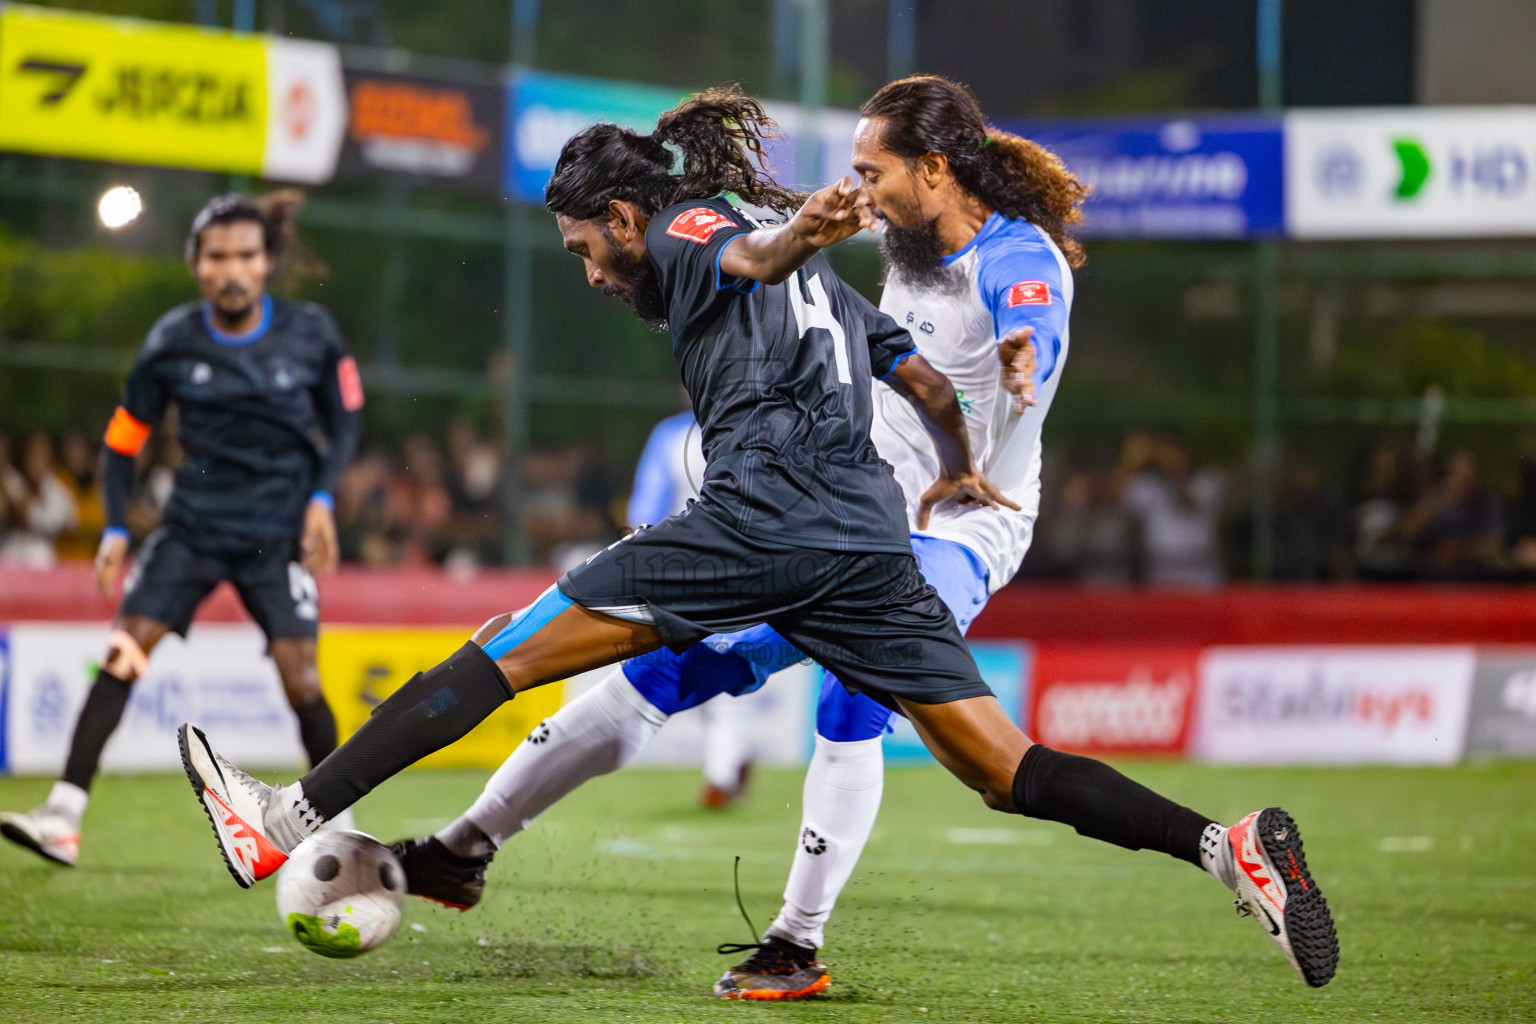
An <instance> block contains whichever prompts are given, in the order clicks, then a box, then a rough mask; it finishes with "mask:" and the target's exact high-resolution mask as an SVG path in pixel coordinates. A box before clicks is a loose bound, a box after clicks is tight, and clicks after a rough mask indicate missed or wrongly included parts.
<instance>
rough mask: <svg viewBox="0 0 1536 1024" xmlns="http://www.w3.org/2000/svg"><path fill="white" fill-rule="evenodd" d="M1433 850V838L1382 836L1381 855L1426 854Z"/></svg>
mask: <svg viewBox="0 0 1536 1024" xmlns="http://www.w3.org/2000/svg"><path fill="white" fill-rule="evenodd" d="M1434 848H1435V837H1434V836H1383V837H1382V840H1381V852H1382V853H1428V852H1429V851H1430V850H1433V849H1434Z"/></svg>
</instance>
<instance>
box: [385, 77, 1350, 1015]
mask: <svg viewBox="0 0 1536 1024" xmlns="http://www.w3.org/2000/svg"><path fill="white" fill-rule="evenodd" d="M861 112H862V114H863V115H864V117H863V119H862V120H861V121H860V122H859V125H858V128H857V131H856V134H855V137H854V153H853V164H854V168H855V169H856V170H857V171H858V172H859V175H860V178H861V179H862V192H863V195H862V197H861V199H860V204H859V206H860V211H861V215H862V217H863V219H864V221H865V223H866V224H867V225H868V226H871V227H880V226H883V228H884V233H883V239H882V251H883V254H884V256H885V258H886V262H887V266H888V270H889V274H888V279H887V283H886V287H885V291H884V295H883V297H882V300H881V303H880V308H881V311H882V312H884V313H886V314H888V315H890V316H891V317H893V318H894V319H895V320H896V322H897V323H898V324H899V325H901V326H903V327H905V328H907V329H908V330H909V331H910V332H911V334H912V337H913V339H914V340H915V341H916V342H917V345H918V348H919V351H920V352H921V353H922V355H923V357H924V358H925V359H927V360H928V361H929V362H930V363H931V364H932V365H933V366H934V367H935V368H936V369H938V370H939V371H940V372H941V373H943V374H944V375H945V376H947V377H948V378H949V379H950V380H951V381H952V382H953V384H954V386H955V389H956V391H957V393H959V395H960V398H961V406H962V410H963V412H964V416H965V421H966V425H967V429H968V433H969V435H970V443H971V446H972V449H973V451H974V453H975V455H976V460H977V463H978V465H980V466H981V467H982V468H983V470H984V471H985V472H986V474H987V475H988V478H989V479H990V480H992V482H993V483H994V485H995V486H996V487H998V488H999V489H1000V490H1001V491H1002V492H1003V494H1005V495H1006V496H1007V497H1008V498H1009V499H1011V500H1012V502H1013V503H1014V504H1016V505H1018V506H1019V509H1018V510H1017V511H1012V510H1009V509H1006V508H1000V507H999V508H993V507H986V506H981V505H974V504H972V505H963V504H957V503H955V502H943V501H942V499H943V498H944V497H946V495H945V494H943V493H942V491H941V490H940V489H937V488H936V487H935V486H930V484H932V482H933V481H934V480H935V479H937V478H939V477H940V476H941V473H940V469H941V467H940V463H939V458H938V454H937V452H936V450H935V448H934V445H933V442H932V441H931V440H930V439H929V437H928V435H927V433H926V432H925V431H924V430H923V428H922V425H921V423H920V421H919V420H918V419H917V417H916V416H915V415H914V414H913V413H912V412H911V409H910V406H909V405H908V403H906V402H905V401H903V400H901V399H900V398H899V396H898V395H897V394H896V392H894V391H893V390H891V389H890V388H888V387H885V386H883V385H877V386H876V389H875V392H874V418H873V423H872V426H871V431H870V434H871V437H872V439H873V440H874V442H875V445H876V448H877V450H878V451H879V453H880V456H881V457H882V458H883V459H885V460H886V461H887V462H888V463H890V464H891V466H892V468H893V470H894V472H895V475H896V478H897V481H898V482H899V484H900V485H901V490H902V492H903V494H904V496H905V498H906V501H907V505H908V513H909V520H910V524H911V526H912V531H913V532H912V546H913V550H914V552H915V553H916V554H917V556H918V558H919V561H920V562H921V566H922V571H923V575H924V577H925V578H926V579H927V580H928V582H929V583H930V584H932V586H933V587H934V588H935V589H936V590H937V591H938V593H939V595H940V597H941V598H942V599H943V600H944V602H945V604H946V605H947V606H948V607H949V609H950V611H951V612H952V613H953V614H954V616H955V619H956V621H957V623H958V624H959V625H960V627H961V629H962V630H964V629H965V628H966V627H968V626H969V624H970V622H971V620H972V619H974V617H975V616H976V615H977V614H978V613H979V612H980V611H981V609H982V607H983V606H984V605H985V603H986V601H987V599H988V597H989V596H990V595H991V594H992V593H995V592H996V591H997V590H998V589H999V588H1000V587H1002V586H1003V585H1004V584H1006V583H1007V582H1008V580H1009V579H1011V578H1012V577H1013V575H1014V574H1015V573H1016V572H1017V571H1018V568H1019V565H1020V563H1021V562H1022V560H1023V558H1024V554H1025V552H1026V551H1027V550H1028V548H1029V544H1030V540H1031V538H1032V535H1033V529H1034V522H1035V517H1036V513H1037V511H1038V509H1039V499H1040V456H1041V426H1042V425H1043V422H1044V420H1045V416H1046V413H1047V412H1048V411H1049V409H1050V405H1051V401H1052V399H1053V397H1054V395H1055V392H1056V386H1057V382H1058V381H1059V379H1060V376H1061V372H1062V369H1063V366H1064V363H1065V360H1066V356H1067V351H1068V347H1069V331H1068V314H1069V312H1070V309H1071V304H1072V293H1073V285H1072V268H1073V267H1074V266H1078V265H1080V264H1081V263H1082V262H1083V251H1082V247H1081V246H1080V245H1079V244H1078V243H1077V242H1076V241H1075V240H1074V239H1072V238H1071V237H1070V235H1068V233H1067V229H1068V227H1069V226H1070V225H1071V224H1073V223H1075V222H1077V221H1078V220H1080V219H1081V215H1080V211H1079V206H1080V204H1081V202H1082V199H1083V198H1084V196H1085V195H1086V189H1085V188H1084V186H1083V185H1082V184H1081V183H1080V182H1078V180H1077V179H1076V178H1075V177H1074V176H1073V175H1072V174H1071V173H1070V172H1069V171H1067V170H1066V168H1065V167H1063V166H1062V164H1061V163H1060V161H1059V160H1058V159H1057V158H1056V157H1055V156H1053V155H1052V154H1050V153H1049V152H1047V151H1046V150H1044V149H1042V148H1041V147H1039V146H1037V145H1035V144H1034V143H1031V142H1029V141H1028V140H1025V139H1022V138H1019V137H1017V136H1013V135H1009V134H1007V133H1004V132H1000V131H997V130H996V129H993V128H990V127H989V126H987V124H986V123H985V121H984V119H983V118H982V115H981V111H980V108H979V107H978V105H977V103H976V101H975V99H974V97H972V96H971V94H970V93H969V91H968V90H966V89H965V88H964V87H963V86H960V85H957V84H955V83H952V82H948V81H946V80H944V79H941V78H936V77H931V76H922V77H917V78H909V79H904V80H902V81H898V82H894V83H892V84H890V85H888V86H886V87H885V88H883V89H881V90H880V92H878V93H877V94H876V95H875V96H874V97H872V98H871V99H870V100H869V101H868V102H867V103H866V104H865V105H864V107H863V108H862V111H861ZM1010 392H1012V396H1010V394H1009V393H1010ZM797 657H798V652H795V651H794V650H793V649H792V648H789V647H788V645H787V644H786V643H785V642H784V641H783V640H782V639H779V638H778V637H777V636H776V634H774V633H773V631H772V630H770V629H767V628H766V627H757V628H754V629H752V630H747V631H745V632H744V633H741V634H731V635H729V636H723V637H712V638H710V639H709V640H706V641H705V642H704V643H701V644H700V645H699V646H698V647H695V648H693V649H692V650H690V651H688V652H687V653H685V654H682V655H674V654H671V653H669V652H666V651H661V652H655V653H653V654H650V655H646V656H645V657H644V658H641V659H636V660H635V661H632V662H630V663H626V664H625V665H624V666H623V667H622V668H621V669H617V670H615V671H614V672H613V673H612V674H611V675H610V676H609V677H608V678H607V679H606V680H605V681H604V682H603V683H602V684H600V685H599V686H598V687H596V688H594V690H592V691H589V693H588V694H586V695H584V696H583V697H582V698H580V699H578V700H577V701H575V702H573V703H572V704H571V705H568V706H567V707H566V708H564V709H562V710H561V711H560V712H559V713H557V714H556V715H554V716H553V717H552V718H551V719H549V720H548V721H547V722H546V723H544V724H543V725H542V726H541V727H540V728H539V729H537V730H535V733H534V736H535V737H537V739H538V742H537V743H526V744H523V745H522V746H520V747H519V749H518V751H517V752H515V753H514V754H513V755H512V757H511V758H509V759H508V761H507V763H506V764H505V765H503V766H502V768H501V769H499V770H498V771H497V772H496V774H495V775H494V776H493V777H492V779H491V781H490V782H489V783H488V784H487V786H486V790H485V793H484V794H483V795H482V796H481V797H480V799H479V800H477V801H476V803H475V804H474V806H473V807H471V808H470V810H469V811H467V812H466V813H465V815H464V816H463V817H461V818H460V819H458V820H457V821H455V822H454V823H453V824H452V825H450V826H448V827H447V828H445V829H443V830H442V831H440V832H439V833H438V834H437V835H436V836H434V837H430V838H429V839H426V840H423V841H420V842H405V843H401V844H397V846H396V849H397V852H399V853H401V855H402V859H403V860H404V862H405V864H406V869H407V875H408V878H409V882H410V886H411V891H412V892H415V893H417V894H419V895H426V896H429V897H432V898H437V899H440V900H441V901H443V902H447V903H450V904H451V905H458V906H469V905H472V904H473V903H474V902H475V901H476V900H478V899H479V896H480V891H481V887H482V886H483V881H484V867H485V864H486V863H488V861H489V858H490V855H491V853H492V852H493V851H494V850H495V849H497V848H499V847H500V845H501V844H502V843H503V842H505V841H506V840H507V839H508V838H509V837H510V836H511V835H513V834H515V833H516V832H518V831H521V830H522V829H523V828H524V827H526V825H527V824H528V823H529V822H530V821H531V820H532V819H533V818H534V817H535V816H536V815H537V814H539V813H540V812H542V811H543V810H544V809H546V808H547V807H549V806H550V805H551V804H553V803H554V802H555V801H556V800H558V799H559V798H560V797H561V796H563V795H564V794H565V793H568V792H570V791H571V790H572V789H574V788H575V787H576V786H577V785H579V784H580V783H581V782H583V781H585V780H586V779H588V778H591V777H594V776H595V775H598V774H601V773H603V772H607V771H611V770H613V769H614V768H616V767H619V766H620V765H622V764H623V763H625V762H626V761H628V760H629V759H630V758H631V757H633V756H634V754H635V753H636V752H637V751H638V750H639V749H640V747H641V746H642V745H643V744H644V743H645V741H646V740H647V739H649V737H650V736H651V735H653V734H654V732H655V730H656V729H657V728H659V727H660V725H661V723H662V722H664V721H665V720H666V717H667V716H668V714H670V713H671V712H673V711H675V710H679V709H681V708H683V707H691V706H694V704H696V703H699V702H701V701H702V700H707V699H709V698H710V697H713V696H715V695H717V694H719V693H740V692H745V691H746V690H749V689H752V688H755V687H756V686H759V685H761V684H762V681H763V679H764V678H766V675H767V674H768V673H769V672H771V671H773V670H774V669H776V668H778V667H782V666H783V665H785V664H788V663H790V662H792V661H793V660H797ZM890 715H891V712H890V711H889V710H887V709H886V708H885V707H883V706H882V705H880V704H877V703H876V702H875V701H873V700H871V699H870V698H868V697H867V696H864V695H862V694H859V695H850V694H849V693H848V692H847V691H846V690H845V689H844V688H843V687H842V686H841V685H840V684H839V683H838V682H837V680H836V679H835V677H833V675H832V674H831V673H828V675H827V678H826V681H825V684H824V686H823V689H822V693H821V697H820V701H819V705H818V717H817V736H816V746H815V751H814V754H813V757H812V762H811V766H810V770H809V772H808V773H807V776H806V783H805V791H804V804H803V818H802V825H801V832H800V837H799V841H798V842H797V844H796V849H795V855H794V863H793V866H792V868H791V872H790V878H789V882H788V885H787V887H786V890H785V894H784V896H785V903H784V907H783V909H782V911H781V912H780V914H779V916H778V918H777V919H776V920H775V921H774V922H773V924H772V925H771V926H770V927H769V929H768V931H767V933H766V934H765V935H764V936H763V938H762V941H761V942H758V943H751V944H746V945H743V946H724V947H722V952H726V951H733V952H748V951H750V953H751V955H750V956H749V957H748V958H747V959H746V960H745V962H743V963H742V964H739V965H737V966H736V967H734V968H732V969H731V970H729V971H727V972H726V974H725V976H724V977H723V978H721V979H720V981H718V982H717V983H716V984H715V994H716V995H719V996H722V997H725V998H735V999H795V998H802V997H804V996H808V995H814V994H817V993H819V992H821V991H823V990H824V989H825V988H826V986H827V984H828V982H829V975H828V972H827V969H826V968H825V967H824V966H823V965H821V964H819V963H818V962H817V960H816V951H817V948H818V947H819V946H821V945H822V944H823V930H824V926H825V924H826V921H827V920H828V918H829V916H830V914H831V911H832V908H833V905H834V903H835V901H836V899H837V896H838V893H839V892H840V891H841V888H842V887H843V885H844V884H846V882H847V880H848V878H849V876H850V874H851V872H852V870H853V867H854V865H855V864H856V862H857V860H858V858H859V855H860V854H861V853H862V851H863V847H864V844H865V842H866V840H867V839H868V837H869V833H870V830H871V829H872V827H873V825H874V820H875V816H876V813H877V811H878V808H879V802H880V795H881V788H882V779H883V762H882V759H881V755H880V736H881V735H882V733H883V732H884V731H885V728H886V724H887V722H888V721H889V718H890ZM1036 749H1037V750H1040V751H1042V752H1043V753H1042V754H1041V755H1040V764H1039V765H1038V766H1037V768H1038V769H1039V770H1041V771H1043V772H1050V771H1053V770H1055V769H1053V768H1052V767H1051V765H1050V763H1049V762H1048V760H1047V759H1052V758H1060V757H1070V755H1060V754H1057V753H1056V752H1053V751H1045V748H1036ZM1105 782H1106V788H1105V790H1104V791H1102V792H1100V793H1099V794H1098V795H1097V797H1096V799H1099V800H1102V807H1103V810H1104V811H1105V812H1108V811H1109V810H1110V807H1111V805H1114V806H1122V805H1125V804H1126V803H1127V802H1128V801H1129V800H1130V799H1131V798H1130V797H1129V795H1128V794H1120V793H1116V792H1111V790H1114V789H1118V787H1119V785H1120V783H1119V782H1113V781H1112V780H1110V779H1109V778H1108V777H1106V780H1105ZM1026 788H1027V787H1026ZM1028 795H1029V794H1028V792H1027V791H1026V792H1024V793H1022V794H1021V796H1024V797H1027V796H1028ZM1096 813H1097V812H1096ZM1058 820H1059V819H1058ZM1202 825H1203V828H1202ZM1179 827H1180V828H1181V829H1192V833H1198V860H1199V863H1200V866H1202V867H1203V868H1205V869H1206V870H1207V871H1209V872H1210V873H1211V874H1213V875H1215V876H1216V877H1217V878H1218V879H1220V880H1221V881H1222V882H1223V883H1224V884H1226V885H1227V887H1228V888H1230V889H1232V890H1233V891H1234V893H1235V894H1236V895H1237V900H1236V903H1237V906H1238V908H1239V911H1240V912H1242V913H1250V914H1253V915H1255V916H1256V917H1257V918H1258V919H1259V921H1260V923H1261V924H1263V925H1264V927H1265V930H1266V931H1267V932H1268V933H1270V934H1271V935H1272V937H1273V938H1274V939H1275V941H1277V942H1278V943H1279V944H1280V946H1281V948H1282V950H1283V951H1284V953H1285V955H1286V956H1287V958H1288V959H1289V960H1290V961H1291V963H1292V964H1293V965H1294V966H1296V968H1297V969H1298V970H1299V971H1300V972H1301V973H1302V976H1303V978H1304V979H1305V980H1306V981H1307V982H1308V983H1309V984H1311V985H1314V986H1317V985H1322V984H1326V983H1327V982H1328V981H1329V980H1330V979H1331V978H1332V976H1333V971H1334V968H1335V965H1336V963H1337V959H1338V946H1337V941H1336V939H1335V937H1334V933H1333V927H1332V923H1331V919H1330V917H1329V915H1328V911H1327V907H1326V903H1325V902H1324V901H1323V900H1322V899H1321V895H1320V894H1319V893H1317V891H1316V887H1315V883H1313V882H1312V880H1311V877H1310V875H1308V874H1307V873H1306V871H1305V867H1304V862H1302V861H1300V860H1299V857H1300V843H1299V839H1297V838H1296V834H1295V829H1294V826H1293V825H1292V824H1291V823H1290V819H1289V817H1288V816H1287V815H1285V813H1284V812H1283V811H1280V810H1279V809H1278V808H1268V809H1266V810H1264V811H1259V812H1255V813H1254V814H1251V815H1248V816H1247V817H1245V818H1244V819H1242V820H1241V821H1240V822H1238V824H1236V825H1234V826H1233V827H1232V828H1231V829H1226V828H1223V827H1222V826H1220V825H1218V824H1215V823H1214V822H1211V823H1204V819H1199V818H1198V816H1193V817H1192V824H1189V825H1184V824H1181V825H1180V826H1179ZM1079 831H1080V832H1083V834H1085V835H1095V836H1096V837H1098V838H1104V839H1108V840H1109V841H1112V842H1118V843H1120V844H1121V845H1130V844H1129V843H1127V842H1125V841H1123V840H1122V839H1121V838H1116V837H1113V836H1112V835H1111V833H1112V831H1113V829H1111V828H1110V827H1108V826H1104V827H1103V829H1102V831H1100V829H1099V826H1097V825H1093V826H1090V827H1089V830H1087V831H1085V830H1084V827H1083V826H1079ZM1181 843H1182V841H1180V842H1170V844H1169V845H1170V846H1179V847H1180V848H1182V845H1181ZM1293 844H1294V845H1293ZM1137 845H1142V846H1146V845H1151V840H1149V839H1143V840H1141V841H1140V842H1139V843H1138V844H1137ZM1291 853H1294V854H1295V857H1296V858H1297V859H1292V860H1290V861H1289V863H1290V864H1294V865H1298V866H1299V868H1298V871H1297V872H1296V873H1292V874H1283V873H1282V871H1281V868H1282V867H1284V866H1285V865H1286V863H1287V856H1288V855H1289V854H1291ZM1187 859H1192V860H1193V859H1196V858H1195V857H1194V856H1189V857H1188V858H1187Z"/></svg>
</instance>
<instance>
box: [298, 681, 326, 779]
mask: <svg viewBox="0 0 1536 1024" xmlns="http://www.w3.org/2000/svg"><path fill="white" fill-rule="evenodd" d="M293 713H294V714H295V715H298V716H299V742H300V743H302V744H304V753H305V754H306V755H308V757H309V766H310V767H311V768H313V767H314V766H315V765H317V764H319V763H320V762H321V761H324V760H325V759H326V757H328V756H329V755H330V753H331V751H333V750H335V749H336V716H335V715H334V714H332V713H331V706H330V705H329V704H327V703H326V702H325V698H324V697H316V698H315V699H314V700H312V701H310V702H309V703H308V704H305V705H304V706H303V707H301V708H294V709H293Z"/></svg>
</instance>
